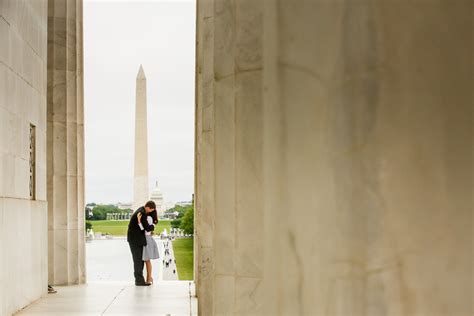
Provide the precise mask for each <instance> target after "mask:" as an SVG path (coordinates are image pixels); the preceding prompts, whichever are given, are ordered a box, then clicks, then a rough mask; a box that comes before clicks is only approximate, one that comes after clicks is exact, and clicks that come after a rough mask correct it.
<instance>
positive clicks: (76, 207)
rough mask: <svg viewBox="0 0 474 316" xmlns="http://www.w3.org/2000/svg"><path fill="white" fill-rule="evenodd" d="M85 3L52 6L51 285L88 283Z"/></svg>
mask: <svg viewBox="0 0 474 316" xmlns="http://www.w3.org/2000/svg"><path fill="white" fill-rule="evenodd" d="M82 45H83V38H82V0H68V1H64V0H49V1H48V75H47V77H48V83H47V91H48V92H47V102H48V105H47V144H48V149H47V179H48V180H47V182H48V192H47V198H48V244H49V249H48V252H49V277H48V278H49V283H50V284H57V285H59V284H78V283H83V282H85V276H86V273H85V255H84V254H85V229H84V104H83V46H82Z"/></svg>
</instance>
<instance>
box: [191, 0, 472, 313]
mask: <svg viewBox="0 0 474 316" xmlns="http://www.w3.org/2000/svg"><path fill="white" fill-rule="evenodd" d="M471 12H472V4H471V3H470V2H467V1H457V2H456V3H453V2H452V1H435V0H425V1H414V2H411V3H407V2H394V1H391V2H390V1H377V2H374V1H358V2H357V3H354V2H353V1H334V2H328V1H308V0H293V1H286V0H283V1H281V0H280V1H278V0H257V1H250V0H249V1H240V0H239V1H232V0H221V1H212V0H200V1H198V14H197V19H198V21H197V26H198V27H197V41H198V46H197V109H196V120H197V125H196V130H197V132H196V135H197V140H196V149H197V152H196V172H197V182H196V230H197V232H196V235H197V245H196V250H197V262H196V264H197V271H198V274H197V279H196V281H197V283H198V284H197V285H198V292H197V294H198V297H199V312H200V314H201V315H230V314H235V315H326V316H327V315H331V316H332V315H371V316H372V315H373V316H378V315H394V316H395V315H397V316H398V315H456V316H461V315H471V314H472V312H473V310H472V308H473V307H472V299H473V291H472V287H473V281H474V279H473V271H472V267H473V256H472V251H473V245H472V240H473V230H472V226H473V216H472V206H473V200H472V199H473V198H472V197H473V185H472V184H473V183H472V176H473V166H472V164H473V160H472V158H473V157H472V148H473V147H472V146H473V138H472V137H473V130H472V126H473V124H472V118H473V113H472V111H473V109H472V92H471V89H472V86H473V82H472V62H471V59H470V56H471V54H472V27H471V19H472V17H471Z"/></svg>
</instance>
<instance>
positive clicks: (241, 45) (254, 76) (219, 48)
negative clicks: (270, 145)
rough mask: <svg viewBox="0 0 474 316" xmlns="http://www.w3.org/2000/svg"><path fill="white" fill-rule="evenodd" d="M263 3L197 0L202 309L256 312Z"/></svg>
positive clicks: (260, 274)
mask: <svg viewBox="0 0 474 316" xmlns="http://www.w3.org/2000/svg"><path fill="white" fill-rule="evenodd" d="M262 7H263V1H260V0H257V1H255V0H243V1H232V0H225V1H216V2H214V3H212V2H210V1H201V2H199V5H198V106H197V129H198V131H197V133H198V138H197V139H198V146H197V158H198V159H197V178H198V182H197V191H196V192H197V195H196V210H197V211H196V212H197V213H196V220H197V222H198V223H199V224H198V225H197V235H198V238H197V240H198V242H197V243H198V245H199V247H198V261H197V264H198V265H200V266H198V279H197V282H198V296H199V313H200V314H201V315H227V314H238V315H258V314H261V312H262V309H261V307H262V305H261V301H262V296H261V295H262V291H261V285H262V277H263V270H262V268H263V266H262V264H263V257H262V256H261V254H262V251H263V249H262V229H261V227H262V225H263V212H262V199H261V195H260V194H259V192H260V191H261V190H262V187H261V185H262V132H263V129H262V99H261V96H262V36H263V32H262V31H263V29H262V17H263V16H262Z"/></svg>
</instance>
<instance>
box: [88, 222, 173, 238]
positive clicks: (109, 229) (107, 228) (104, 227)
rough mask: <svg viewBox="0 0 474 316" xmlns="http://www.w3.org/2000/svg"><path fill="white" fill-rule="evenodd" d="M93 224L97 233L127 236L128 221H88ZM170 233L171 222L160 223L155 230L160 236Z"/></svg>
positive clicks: (93, 228)
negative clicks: (166, 232)
mask: <svg viewBox="0 0 474 316" xmlns="http://www.w3.org/2000/svg"><path fill="white" fill-rule="evenodd" d="M87 222H89V223H91V224H92V230H93V231H94V232H95V233H98V232H101V233H104V234H105V233H108V234H109V235H113V236H127V228H128V220H126V221H87ZM165 228H166V230H167V231H168V233H169V231H170V228H171V223H170V221H159V222H158V226H157V227H156V228H155V233H156V234H159V233H161V232H162V231H163V229H165Z"/></svg>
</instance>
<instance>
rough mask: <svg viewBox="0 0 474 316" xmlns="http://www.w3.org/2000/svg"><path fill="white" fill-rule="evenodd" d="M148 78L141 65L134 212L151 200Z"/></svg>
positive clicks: (138, 80) (138, 77) (137, 101)
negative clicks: (149, 183)
mask: <svg viewBox="0 0 474 316" xmlns="http://www.w3.org/2000/svg"><path fill="white" fill-rule="evenodd" d="M147 119H148V118H147V101H146V77H145V72H144V71H143V67H142V66H141V65H140V69H139V70H138V74H137V80H136V104H135V168H134V178H133V210H136V209H137V208H138V207H140V206H143V205H144V204H145V203H146V201H148V200H149V198H150V192H149V191H148V128H147V125H148V124H147Z"/></svg>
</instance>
